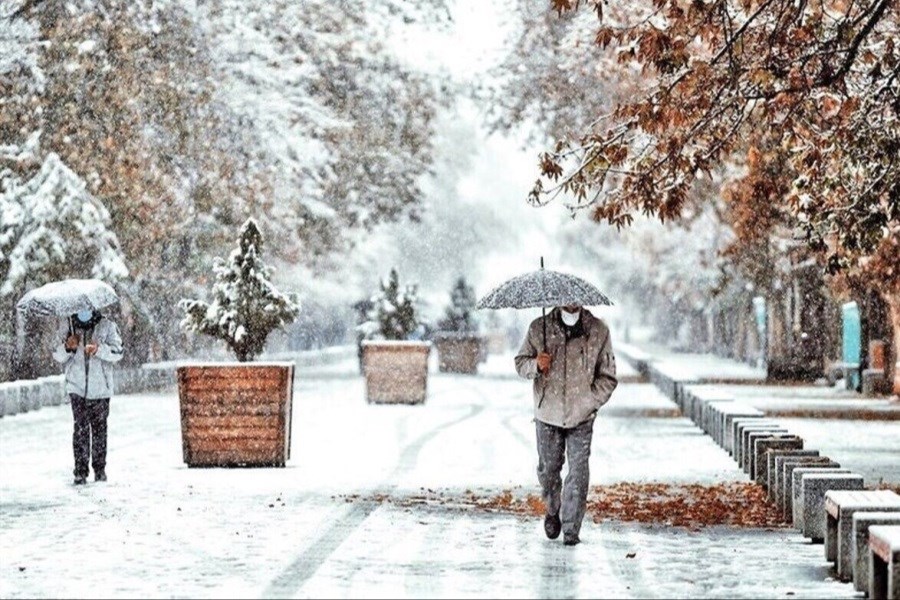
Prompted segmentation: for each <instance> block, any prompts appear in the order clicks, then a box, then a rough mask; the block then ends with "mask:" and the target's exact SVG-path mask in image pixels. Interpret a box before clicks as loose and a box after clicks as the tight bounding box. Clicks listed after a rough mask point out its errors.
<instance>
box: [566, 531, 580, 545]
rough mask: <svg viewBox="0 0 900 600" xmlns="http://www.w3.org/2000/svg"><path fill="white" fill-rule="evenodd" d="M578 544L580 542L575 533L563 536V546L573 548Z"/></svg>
mask: <svg viewBox="0 0 900 600" xmlns="http://www.w3.org/2000/svg"><path fill="white" fill-rule="evenodd" d="M580 542H581V540H580V539H579V538H578V534H577V533H567V534H565V535H564V536H563V544H565V545H566V546H574V545H575V544H578V543H580Z"/></svg>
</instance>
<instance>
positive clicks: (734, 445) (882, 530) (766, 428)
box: [649, 364, 900, 600]
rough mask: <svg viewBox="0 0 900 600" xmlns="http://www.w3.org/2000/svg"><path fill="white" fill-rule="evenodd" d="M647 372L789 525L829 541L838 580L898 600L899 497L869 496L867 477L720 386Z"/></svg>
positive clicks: (887, 493) (827, 546) (886, 492)
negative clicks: (807, 445) (760, 490)
mask: <svg viewBox="0 0 900 600" xmlns="http://www.w3.org/2000/svg"><path fill="white" fill-rule="evenodd" d="M649 371H650V373H649V375H650V380H651V382H653V383H655V384H656V385H657V386H658V387H659V388H660V389H661V390H662V391H663V392H664V393H666V395H668V396H669V397H670V398H671V399H672V400H674V401H675V403H676V404H677V405H678V407H679V408H680V409H681V412H682V414H684V415H685V416H686V417H688V418H690V419H691V420H692V421H693V422H694V423H695V424H696V425H697V426H698V427H700V428H701V429H702V430H703V431H704V432H706V433H707V434H708V435H709V436H710V437H712V439H713V440H714V441H715V442H716V443H717V444H718V445H719V446H721V447H722V449H723V450H725V451H726V452H728V453H729V454H730V455H731V456H732V457H733V458H734V460H735V461H736V462H737V463H738V465H739V466H740V467H741V468H742V469H743V470H744V472H745V473H747V475H748V476H749V477H750V479H751V480H752V481H755V482H756V483H757V484H759V485H760V486H762V487H763V488H765V490H766V491H767V494H768V498H769V500H770V501H771V502H773V503H774V504H775V506H776V507H777V508H778V509H779V510H780V511H781V515H782V518H783V519H784V520H785V522H787V523H791V524H793V526H794V527H795V528H796V529H797V530H799V531H800V532H801V533H802V534H803V535H804V536H805V537H807V538H810V539H811V540H813V542H814V543H823V542H824V545H825V557H826V559H827V560H829V561H831V562H833V563H834V565H835V569H836V571H837V574H838V577H840V578H841V579H842V580H844V581H850V580H852V581H853V583H854V586H855V588H856V589H857V590H858V591H862V592H864V593H866V594H867V595H868V596H869V597H871V598H893V599H896V600H900V495H897V494H896V493H894V492H892V491H889V490H876V491H868V490H865V489H864V482H863V477H862V476H861V475H858V474H856V473H853V472H851V471H850V470H849V469H844V468H841V465H840V464H839V463H838V462H837V461H835V460H832V459H831V458H829V457H827V456H822V455H821V454H820V453H819V451H817V450H813V449H810V448H806V447H804V440H803V438H801V437H800V436H798V435H794V434H792V433H791V432H790V431H789V430H787V429H786V428H785V427H782V426H781V425H780V424H779V423H778V422H777V421H775V420H773V419H770V418H767V417H766V415H765V414H764V413H763V412H762V411H760V410H758V409H756V408H754V407H752V406H748V405H747V404H744V403H742V402H739V401H736V400H735V399H734V398H733V397H730V396H729V395H728V393H727V392H724V391H722V390H718V389H716V387H715V386H711V385H700V384H698V383H697V382H696V381H689V380H683V379H679V378H678V377H677V376H674V375H673V374H672V373H671V371H669V372H667V369H665V368H657V367H655V365H652V364H651V366H650V369H649Z"/></svg>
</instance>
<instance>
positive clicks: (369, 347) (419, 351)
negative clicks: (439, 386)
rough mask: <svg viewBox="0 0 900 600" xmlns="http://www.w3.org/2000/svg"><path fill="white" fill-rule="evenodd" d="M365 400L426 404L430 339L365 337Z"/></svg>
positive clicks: (363, 347)
mask: <svg viewBox="0 0 900 600" xmlns="http://www.w3.org/2000/svg"><path fill="white" fill-rule="evenodd" d="M362 349H363V374H364V375H365V377H366V401H367V402H369V403H374V404H424V402H425V397H426V396H427V394H428V355H429V353H430V352H431V344H430V343H429V342H401V341H368V340H367V341H365V342H363V343H362Z"/></svg>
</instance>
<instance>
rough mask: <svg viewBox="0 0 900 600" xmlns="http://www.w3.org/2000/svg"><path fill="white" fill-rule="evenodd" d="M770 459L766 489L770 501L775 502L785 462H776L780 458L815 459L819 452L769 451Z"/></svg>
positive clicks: (801, 450)
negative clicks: (779, 473) (780, 473)
mask: <svg viewBox="0 0 900 600" xmlns="http://www.w3.org/2000/svg"><path fill="white" fill-rule="evenodd" d="M766 456H767V458H768V460H767V463H768V464H767V465H766V482H765V487H766V491H767V496H768V498H769V500H770V501H772V502H774V501H775V498H776V493H775V492H776V489H777V487H778V472H779V471H781V467H782V465H783V464H784V462H783V461H782V462H776V461H777V460H778V459H779V458H813V457H818V456H819V451H818V450H803V449H797V450H771V449H770V450H769V451H767V452H766Z"/></svg>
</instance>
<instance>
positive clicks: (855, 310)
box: [841, 302, 862, 389]
mask: <svg viewBox="0 0 900 600" xmlns="http://www.w3.org/2000/svg"><path fill="white" fill-rule="evenodd" d="M841 315H842V317H843V323H844V326H843V344H842V345H843V357H842V358H843V360H844V362H845V363H853V364H857V365H858V364H859V360H860V357H861V356H862V325H861V323H860V319H859V306H857V304H856V302H848V303H846V304H844V305H843V306H842V307H841ZM851 378H852V380H851V381H850V382H849V383H850V387H851V388H852V389H856V388H858V387H859V369H857V370H856V371H854V372H853V375H851Z"/></svg>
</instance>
